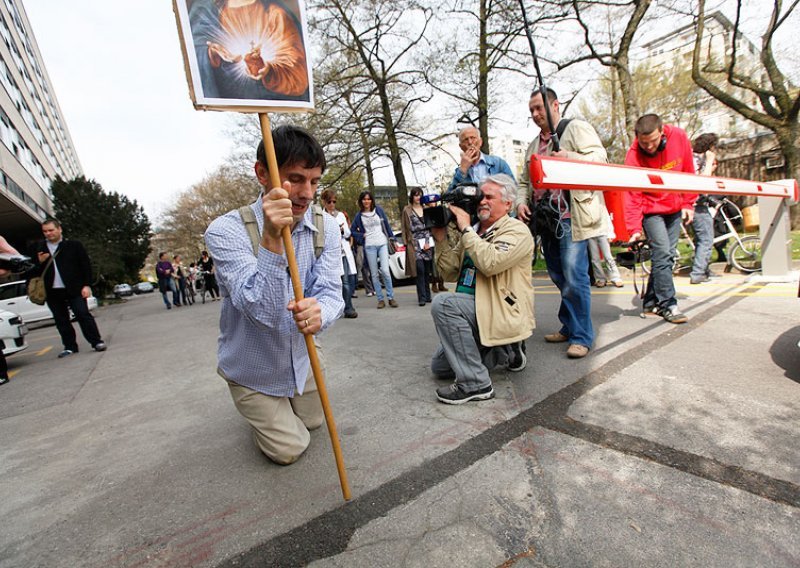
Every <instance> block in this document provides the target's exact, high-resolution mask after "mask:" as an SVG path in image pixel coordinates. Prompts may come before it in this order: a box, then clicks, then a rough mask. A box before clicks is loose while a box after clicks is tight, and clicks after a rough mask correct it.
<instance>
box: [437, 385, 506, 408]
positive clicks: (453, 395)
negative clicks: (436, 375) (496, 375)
mask: <svg viewBox="0 0 800 568" xmlns="http://www.w3.org/2000/svg"><path fill="white" fill-rule="evenodd" d="M436 398H438V399H439V402H443V403H445V404H464V403H465V402H469V401H471V400H488V399H490V398H494V389H493V388H492V385H489V386H488V387H484V388H482V389H479V390H476V391H472V392H464V391H463V390H461V386H460V385H459V384H458V383H451V384H449V385H447V386H446V387H441V388H438V389H436Z"/></svg>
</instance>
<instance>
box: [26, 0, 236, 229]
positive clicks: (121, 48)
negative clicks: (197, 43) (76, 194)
mask: <svg viewBox="0 0 800 568" xmlns="http://www.w3.org/2000/svg"><path fill="white" fill-rule="evenodd" d="M23 2H24V7H25V11H26V13H27V15H28V19H29V20H30V22H31V26H32V27H33V33H34V35H35V37H36V41H37V43H38V45H39V50H40V51H41V53H42V57H43V58H44V64H45V67H46V69H47V73H48V74H49V76H50V80H51V81H52V83H53V86H54V89H55V94H56V97H57V99H58V102H59V105H60V106H61V110H62V112H63V114H64V117H65V120H66V123H67V128H68V129H69V132H70V134H71V135H72V141H73V143H74V144H75V148H76V150H77V153H78V159H79V160H80V162H81V165H82V166H83V171H84V173H85V174H86V176H87V177H89V178H94V179H96V180H97V181H98V182H99V183H100V184H101V185H102V186H103V188H104V189H105V190H107V191H117V192H119V193H123V194H125V195H127V196H128V197H129V198H132V199H136V200H137V201H138V202H139V204H140V205H142V206H144V208H145V210H146V212H147V214H148V216H150V217H151V219H152V220H155V218H156V217H157V215H158V214H159V213H160V212H161V211H162V210H163V209H164V208H165V207H166V206H168V205H169V204H170V202H171V201H172V199H173V198H174V196H175V195H176V194H177V193H178V192H179V191H181V190H184V189H186V188H187V187H188V186H189V185H191V184H192V183H194V182H196V181H199V180H200V179H201V178H202V177H203V175H204V174H205V173H206V172H209V171H211V170H213V169H214V168H215V167H216V166H217V165H219V164H220V162H221V161H222V160H223V158H225V156H227V154H228V152H229V150H230V145H229V143H228V141H227V130H228V128H229V127H230V122H231V120H232V118H230V116H231V115H229V114H228V113H219V112H201V111H196V110H194V108H193V107H192V103H191V99H190V98H189V89H188V86H187V83H186V78H185V74H184V70H183V60H182V57H181V52H180V45H179V42H178V33H177V28H176V25H175V17H174V15H173V12H172V2H170V1H168V0H136V1H135V2H119V1H116V0H81V1H80V2H67V1H64V0H23Z"/></svg>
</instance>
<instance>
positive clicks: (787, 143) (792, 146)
mask: <svg viewBox="0 0 800 568" xmlns="http://www.w3.org/2000/svg"><path fill="white" fill-rule="evenodd" d="M775 136H776V137H777V139H778V145H780V147H781V153H782V154H783V160H784V162H785V164H786V165H785V166H784V167H785V168H786V169H785V172H786V177H787V178H794V179H795V180H797V181H798V183H800V148H798V144H800V125H798V124H797V123H794V124H791V125H788V126H784V127H782V128H778V129H776V130H775ZM789 211H790V220H791V227H792V229H796V228H797V227H800V204H796V205H793V206H792V207H791V208H790V209H789Z"/></svg>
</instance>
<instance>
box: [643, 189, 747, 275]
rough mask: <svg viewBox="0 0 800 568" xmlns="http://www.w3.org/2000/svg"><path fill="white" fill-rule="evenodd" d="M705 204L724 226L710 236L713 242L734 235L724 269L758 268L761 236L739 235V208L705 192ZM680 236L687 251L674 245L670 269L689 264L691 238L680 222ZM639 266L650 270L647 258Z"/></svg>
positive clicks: (691, 250) (684, 266) (680, 268)
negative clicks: (682, 250) (707, 202)
mask: <svg viewBox="0 0 800 568" xmlns="http://www.w3.org/2000/svg"><path fill="white" fill-rule="evenodd" d="M708 205H709V207H708V209H709V212H710V213H711V217H712V219H713V218H716V217H717V216H718V215H720V216H721V217H722V220H723V223H724V225H725V228H726V229H727V232H725V233H723V234H720V235H715V236H714V241H713V244H717V243H720V242H725V241H727V240H728V239H731V238H732V239H734V241H733V243H731V245H730V246H729V247H728V251H727V257H728V268H726V272H729V271H730V267H731V266H734V267H735V268H736V269H737V270H739V271H740V272H743V273H745V274H749V273H751V272H758V271H759V270H761V238H760V237H759V236H758V235H748V234H744V235H740V234H739V231H737V230H736V225H739V224H742V225H743V217H742V210H741V209H739V207H738V206H737V205H736V204H735V203H734V202H733V201H731V200H729V199H728V198H727V197H722V198H716V197H713V196H709V204H708ZM729 211H730V213H729ZM681 236H682V239H683V240H682V241H680V242H682V243H683V244H685V245H688V248H687V249H686V250H687V251H689V252H688V254H680V251H679V250H677V249H676V251H675V255H674V265H673V269H672V271H673V272H680V271H681V270H683V269H685V268H687V267H691V266H692V261H693V259H694V250H695V246H694V240H693V239H692V238H691V236H690V235H689V231H688V230H687V228H686V225H685V224H683V223H681ZM642 270H644V271H645V272H646V273H647V274H650V264H649V262H642Z"/></svg>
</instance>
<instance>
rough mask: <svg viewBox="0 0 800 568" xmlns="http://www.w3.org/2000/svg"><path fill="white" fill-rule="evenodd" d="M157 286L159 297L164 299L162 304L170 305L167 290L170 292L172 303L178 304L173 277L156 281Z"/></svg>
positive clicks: (176, 289)
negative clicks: (159, 291) (159, 292)
mask: <svg viewBox="0 0 800 568" xmlns="http://www.w3.org/2000/svg"><path fill="white" fill-rule="evenodd" d="M158 288H159V289H160V290H161V297H162V298H163V300H164V305H165V306H167V307H168V308H169V307H170V303H169V300H168V299H167V291H170V292H172V303H173V304H177V305H180V301H179V300H178V288H177V287H176V286H175V279H174V278H172V277H168V278H162V279H161V280H160V281H159V282H158Z"/></svg>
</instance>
